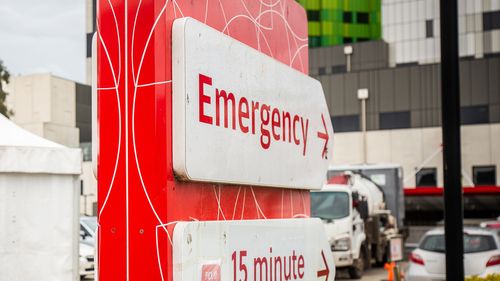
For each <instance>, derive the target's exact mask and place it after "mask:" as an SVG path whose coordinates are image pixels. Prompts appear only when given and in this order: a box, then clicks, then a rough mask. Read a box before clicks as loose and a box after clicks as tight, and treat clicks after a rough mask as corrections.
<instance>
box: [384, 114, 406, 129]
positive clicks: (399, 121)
mask: <svg viewBox="0 0 500 281" xmlns="http://www.w3.org/2000/svg"><path fill="white" fill-rule="evenodd" d="M379 117H380V120H379V121H380V129H381V130H391V129H403V128H410V125H411V124H410V112H409V111H399V112H382V113H380V115H379Z"/></svg>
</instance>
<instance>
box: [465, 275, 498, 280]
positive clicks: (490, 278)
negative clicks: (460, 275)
mask: <svg viewBox="0 0 500 281" xmlns="http://www.w3.org/2000/svg"><path fill="white" fill-rule="evenodd" d="M465 281H500V274H489V275H488V276H486V277H477V276H472V277H468V278H465Z"/></svg>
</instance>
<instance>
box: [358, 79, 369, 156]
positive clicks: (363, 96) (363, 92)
mask: <svg viewBox="0 0 500 281" xmlns="http://www.w3.org/2000/svg"><path fill="white" fill-rule="evenodd" d="M368 97H369V91H368V89H366V88H365V89H358V100H360V101H361V122H360V123H361V132H362V138H363V140H362V142H363V147H362V150H363V164H366V162H367V158H368V157H367V156H366V150H367V148H366V100H367V99H368Z"/></svg>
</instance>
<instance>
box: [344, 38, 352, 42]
mask: <svg viewBox="0 0 500 281" xmlns="http://www.w3.org/2000/svg"><path fill="white" fill-rule="evenodd" d="M344 43H352V38H351V37H344Z"/></svg>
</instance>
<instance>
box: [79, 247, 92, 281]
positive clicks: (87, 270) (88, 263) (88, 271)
mask: <svg viewBox="0 0 500 281" xmlns="http://www.w3.org/2000/svg"><path fill="white" fill-rule="evenodd" d="M94 255H95V250H94V247H93V246H90V245H88V244H85V243H80V279H84V278H85V277H87V276H93V275H94Z"/></svg>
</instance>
